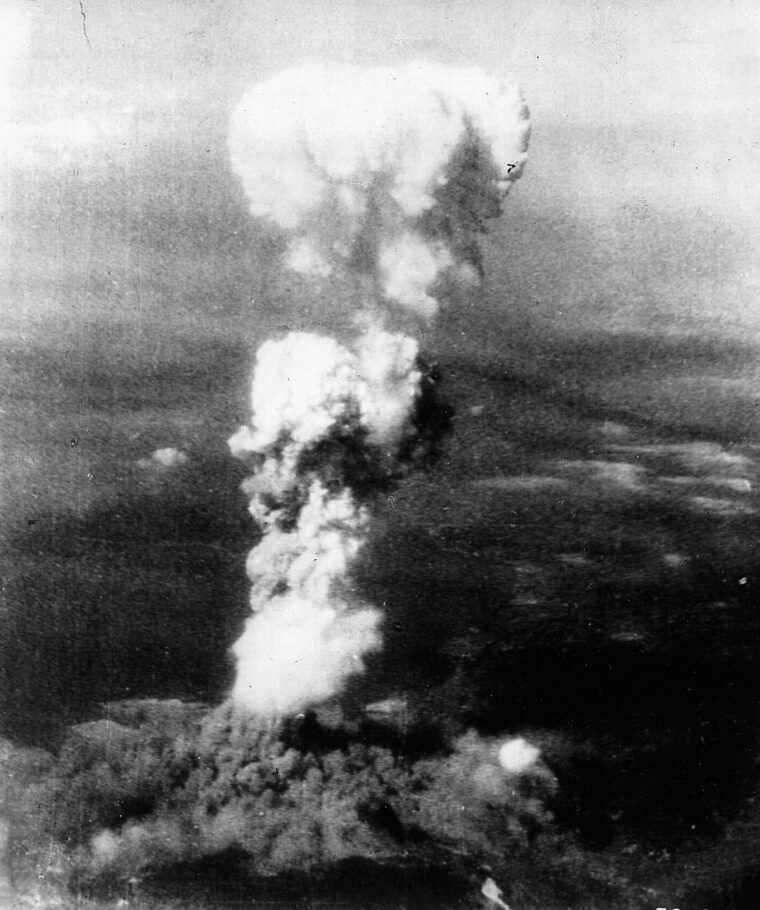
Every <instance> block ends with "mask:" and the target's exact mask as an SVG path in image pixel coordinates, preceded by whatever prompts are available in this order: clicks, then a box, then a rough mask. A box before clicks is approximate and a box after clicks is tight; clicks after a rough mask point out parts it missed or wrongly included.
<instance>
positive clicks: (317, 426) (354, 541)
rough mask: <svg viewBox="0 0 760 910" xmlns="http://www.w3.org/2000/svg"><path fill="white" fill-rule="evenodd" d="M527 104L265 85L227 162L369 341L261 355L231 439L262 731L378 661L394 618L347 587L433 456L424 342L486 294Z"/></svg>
mask: <svg viewBox="0 0 760 910" xmlns="http://www.w3.org/2000/svg"><path fill="white" fill-rule="evenodd" d="M528 134H529V123H528V114H527V109H526V107H525V104H524V103H523V101H522V98H521V95H520V93H519V91H518V90H517V89H516V88H514V87H513V86H510V85H507V84H504V83H502V82H500V81H498V80H495V79H493V78H491V77H489V76H488V75H486V74H485V73H483V72H482V71H481V70H479V69H476V68H469V69H446V68H443V67H440V66H432V65H428V64H411V65H408V66H406V67H403V68H400V69H391V68H377V69H360V68H354V67H342V66H335V67H316V66H305V67H301V68H298V69H293V70H289V71H287V72H284V73H281V74H279V75H277V76H275V77H274V78H272V79H270V80H269V81H267V82H263V83H261V84H259V85H256V86H255V87H254V88H253V89H252V90H251V91H250V92H249V93H248V94H247V95H246V96H245V97H244V98H243V100H242V101H241V102H240V104H239V105H238V107H237V109H236V110H235V111H234V113H233V116H232V121H231V126H230V136H229V146H230V153H231V161H232V166H233V169H234V170H235V172H236V173H237V174H238V176H239V177H240V179H241V181H242V184H243V188H244V190H245V193H246V196H247V199H248V203H249V207H250V211H251V214H252V215H253V216H254V217H255V218H258V219H266V220H268V221H269V222H270V223H273V224H274V225H276V226H277V228H278V229H279V230H280V231H281V232H282V233H283V235H284V237H285V240H286V252H285V256H284V265H285V267H287V268H289V269H291V270H293V271H295V272H298V273H300V274H302V275H304V276H309V278H310V280H312V281H313V282H314V283H315V284H314V286H315V288H320V289H321V290H324V289H325V288H327V290H328V291H329V290H330V289H331V288H335V289H336V294H337V289H338V288H341V289H345V288H346V287H347V288H349V291H350V294H351V298H352V300H353V301H354V303H355V309H354V341H353V342H352V343H351V344H350V345H346V344H343V343H340V342H339V341H338V340H337V339H334V338H330V337H325V336H322V335H318V334H312V333H309V332H294V333H291V334H289V335H287V336H286V337H284V338H282V339H279V340H269V341H266V342H265V343H264V344H263V345H262V346H261V348H260V349H259V351H258V354H257V357H256V365H255V370H254V376H253V385H252V416H251V420H250V424H248V425H246V426H245V427H241V428H240V429H239V430H238V432H237V433H236V434H235V435H234V436H233V437H232V439H231V440H230V448H231V450H232V452H233V454H234V455H235V456H237V457H240V458H243V459H245V460H246V461H247V462H248V463H249V464H250V466H251V471H252V474H251V476H250V478H249V479H248V480H247V481H246V482H245V484H244V490H245V492H246V493H247V495H248V496H249V498H250V507H249V508H250V512H251V514H252V516H253V518H254V519H255V520H256V522H257V523H258V525H259V527H260V529H261V532H262V538H261V541H260V543H259V544H258V545H257V546H256V547H255V548H254V549H253V550H252V551H251V553H250V556H249V558H248V563H247V572H248V576H249V578H250V580H251V608H252V611H253V614H252V616H251V617H250V619H249V620H248V622H247V624H246V627H245V629H244V631H243V634H242V636H241V638H240V639H239V640H238V641H237V642H236V644H235V646H234V652H235V655H236V658H237V677H236V681H235V683H234V686H233V690H232V699H233V702H234V703H236V704H237V705H238V706H240V707H241V708H243V709H245V710H246V711H248V712H250V713H252V714H255V715H260V716H267V717H277V716H281V715H284V714H288V713H292V712H296V711H299V710H302V709H303V708H305V707H306V706H308V705H310V704H316V703H318V702H319V701H321V700H324V699H326V698H328V697H330V696H331V695H333V694H335V693H336V692H337V691H339V689H340V687H341V684H342V682H343V681H344V679H345V678H346V677H347V676H348V675H350V674H351V673H354V672H357V671H360V670H361V669H362V658H363V656H364V655H366V654H367V653H368V652H369V651H371V650H372V649H375V648H378V647H379V646H380V634H379V625H380V619H381V617H380V614H379V612H378V611H377V610H376V609H375V608H373V607H372V606H371V605H367V604H362V603H357V602H356V599H355V597H354V596H353V594H352V590H351V584H350V570H351V566H352V563H353V561H354V559H355V558H356V556H357V554H358V552H359V550H360V548H361V546H362V543H363V542H364V540H365V539H366V537H367V534H368V530H369V524H370V513H371V507H372V501H373V499H374V498H375V497H376V496H377V494H378V492H379V491H381V490H383V489H387V488H388V486H389V485H390V484H391V483H392V482H393V480H394V478H396V477H397V476H398V473H399V470H400V464H401V462H402V461H403V459H404V458H405V457H406V456H407V455H408V453H409V452H410V451H411V450H412V449H413V448H414V446H415V444H416V443H418V442H420V441H421V439H422V436H423V435H424V434H423V433H421V432H420V431H421V428H420V426H419V413H420V411H421V408H420V406H419V405H420V401H421V398H422V396H424V394H425V384H426V383H429V382H430V380H429V377H426V376H425V372H424V369H423V367H422V361H421V359H420V357H419V352H418V344H417V341H416V340H415V339H413V338H411V337H409V336H408V335H406V334H405V333H403V332H400V331H394V321H396V322H398V319H399V317H401V316H402V315H406V317H407V320H408V317H409V315H410V314H412V315H413V317H415V319H416V321H417V323H418V324H419V325H420V327H422V326H424V324H425V323H426V322H427V321H429V320H430V319H432V317H433V316H434V315H435V313H436V312H437V310H438V306H439V303H438V300H437V299H436V297H435V293H436V290H437V286H440V285H441V283H442V282H443V280H444V279H445V278H446V277H447V276H449V277H451V278H453V279H454V280H457V281H465V282H468V283H470V282H476V281H477V280H478V277H479V274H480V272H481V271H482V263H481V260H480V251H479V246H478V242H477V235H478V234H479V233H482V232H483V231H485V229H486V223H487V220H488V219H489V218H492V217H495V216H497V215H499V214H500V212H501V202H502V199H503V198H504V196H505V195H506V193H507V191H508V190H509V188H510V186H511V184H512V183H513V182H514V181H515V180H516V179H517V178H518V177H519V176H520V174H521V172H522V169H523V166H524V163H525V160H526V148H527V142H528Z"/></svg>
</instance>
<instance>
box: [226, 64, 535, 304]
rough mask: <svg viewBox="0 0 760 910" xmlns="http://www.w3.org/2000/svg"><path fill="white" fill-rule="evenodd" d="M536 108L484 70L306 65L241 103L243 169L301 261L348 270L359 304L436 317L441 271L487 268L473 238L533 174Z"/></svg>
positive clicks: (235, 157)
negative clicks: (531, 116) (530, 155)
mask: <svg viewBox="0 0 760 910" xmlns="http://www.w3.org/2000/svg"><path fill="white" fill-rule="evenodd" d="M527 116H528V115H527V109H526V107H525V104H524V102H523V100H522V97H521V95H520V92H519V91H518V90H517V89H516V88H515V87H514V86H511V85H507V84H505V83H503V82H501V81H499V80H496V79H493V78H491V77H489V76H487V75H486V74H485V73H484V72H482V71H481V70H480V69H477V68H468V69H449V68H444V67H441V66H433V65H429V64H422V63H415V64H410V65H407V66H405V67H402V68H398V69H392V68H389V67H388V68H377V69H359V68H354V67H337V66H336V67H317V66H305V67H301V68H298V69H293V70H288V71H287V72H284V73H281V74H280V75H278V76H275V77H274V78H273V79H271V80H269V81H268V82H263V83H261V84H259V85H257V86H255V87H254V88H253V89H252V90H251V91H250V92H249V93H248V94H247V95H246V96H245V97H244V98H243V100H242V101H241V102H240V104H239V105H238V107H237V109H236V110H235V112H234V114H233V117H232V125H231V130H230V149H231V155H232V165H233V168H234V169H235V171H236V172H237V173H238V175H239V176H240V178H241V180H242V182H243V186H244V188H245V192H246V194H247V197H248V201H249V206H250V211H251V214H252V215H254V217H256V218H266V219H269V220H270V221H273V222H275V223H276V224H277V225H278V226H279V227H280V228H281V229H282V230H283V231H285V232H286V233H287V238H288V249H287V254H286V262H287V265H288V266H289V267H290V268H292V269H294V270H295V271H298V272H302V273H306V274H310V275H313V276H316V277H318V278H322V279H329V278H334V277H336V276H338V275H345V274H346V273H350V274H351V275H352V277H353V278H354V281H355V284H356V289H357V290H356V293H357V294H358V295H359V296H360V297H361V298H363V299H359V300H358V301H357V303H358V305H359V306H368V307H369V308H371V309H374V308H375V307H376V306H377V305H378V303H379V302H380V301H378V297H379V298H380V300H381V301H382V302H383V305H384V304H386V303H388V302H392V303H393V304H397V305H399V306H401V307H403V308H405V309H407V310H410V311H412V312H414V313H416V314H418V315H420V316H422V317H424V318H430V317H432V316H433V315H434V314H435V312H436V310H437V308H438V303H437V301H436V300H435V299H434V297H433V296H431V289H432V287H433V285H434V284H435V282H436V279H437V278H438V276H439V274H440V273H441V272H442V271H443V270H445V269H448V268H450V267H457V268H459V269H460V270H463V271H464V272H465V273H466V274H470V273H471V272H472V271H473V267H474V268H475V271H477V269H478V268H479V266H480V263H479V259H478V253H477V248H476V246H475V245H474V244H473V233H477V232H478V231H482V230H483V229H484V225H483V219H484V218H487V217H490V216H493V215H497V214H498V213H499V210H500V209H499V206H500V202H501V199H502V198H503V197H504V195H506V193H507V192H508V190H509V188H510V186H511V184H512V183H513V182H514V181H515V180H516V179H517V178H518V177H519V176H520V174H521V173H522V169H523V166H524V164H525V160H526V157H527V156H526V149H527V143H528V134H529V122H528V119H527ZM473 258H474V260H475V261H473Z"/></svg>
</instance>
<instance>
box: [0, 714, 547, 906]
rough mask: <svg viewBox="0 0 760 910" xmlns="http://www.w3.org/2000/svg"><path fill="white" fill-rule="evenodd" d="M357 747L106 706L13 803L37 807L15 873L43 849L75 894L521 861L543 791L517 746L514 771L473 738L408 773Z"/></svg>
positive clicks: (345, 736)
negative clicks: (240, 861)
mask: <svg viewBox="0 0 760 910" xmlns="http://www.w3.org/2000/svg"><path fill="white" fill-rule="evenodd" d="M361 739H362V737H361V736H357V735H356V731H354V732H353V733H352V732H351V731H349V730H348V729H347V728H344V727H342V726H334V727H328V726H325V725H322V724H320V723H318V722H317V721H316V720H315V719H314V718H313V717H312V718H309V717H306V718H303V719H296V720H292V721H288V722H285V721H282V722H275V723H271V724H269V725H268V726H262V724H261V723H259V722H253V721H251V720H250V719H246V718H245V717H244V716H243V715H241V713H240V712H239V711H236V710H235V708H234V707H233V706H232V705H231V704H230V703H227V704H225V705H222V706H220V707H219V708H217V709H216V710H214V711H211V712H209V711H208V710H207V709H204V708H203V707H202V706H193V705H185V704H182V703H181V702H177V701H174V702H171V701H167V702H160V701H146V702H125V703H122V704H115V705H113V706H112V711H111V717H110V718H109V720H102V721H95V722H92V723H89V724H83V725H80V726H78V727H74V728H72V730H71V732H70V734H69V736H68V737H67V739H66V741H65V742H64V744H63V747H62V749H61V752H60V755H59V757H58V760H57V762H56V765H55V771H54V773H53V774H47V775H46V776H45V777H43V778H42V781H41V782H38V783H37V784H36V789H35V788H34V787H33V788H31V789H30V788H29V787H25V788H24V791H23V792H21V791H19V792H17V793H15V794H13V798H12V799H11V800H10V801H9V802H19V801H21V802H23V801H25V800H26V801H28V800H30V799H31V800H33V801H38V802H39V804H40V805H42V806H45V807H47V812H46V813H43V814H41V815H40V814H38V815H37V816H35V815H34V814H33V813H32V815H31V816H29V817H28V818H26V819H24V822H23V823H24V825H26V826H28V828H30V829H31V830H27V832H26V834H25V836H24V838H20V839H17V842H16V850H17V866H23V865H24V863H27V864H28V863H30V862H32V861H36V863H37V864H38V871H39V864H40V863H42V865H44V864H45V863H44V858H43V857H42V856H41V855H40V850H39V845H40V844H42V843H45V836H47V837H53V838H54V839H55V840H56V841H58V842H59V843H60V844H62V845H63V844H65V845H66V847H65V853H66V855H65V856H61V854H60V851H59V852H58V854H56V855H58V858H59V861H60V864H61V869H60V870H59V875H62V876H64V877H65V878H67V880H68V884H69V886H73V887H74V888H75V889H76V890H80V891H81V890H82V889H83V888H84V889H87V888H95V889H96V890H97V889H103V888H108V887H111V886H113V887H117V886H122V885H123V884H124V883H125V882H127V881H128V880H129V879H130V878H139V879H143V878H144V877H146V876H147V877H148V878H150V877H151V876H154V875H156V874H157V873H158V872H159V871H160V870H162V869H168V868H170V867H171V866H173V865H174V864H176V863H180V862H185V863H187V862H196V861H200V860H202V859H203V858H204V857H210V856H218V855H221V854H224V853H225V852H229V851H237V852H238V853H239V854H241V855H245V856H246V857H247V858H248V872H249V874H250V875H251V876H254V877H256V876H274V875H278V874H280V873H283V872H289V871H294V870H298V871H300V872H308V871H309V870H315V869H320V868H321V869H324V868H327V867H329V866H331V865H334V864H335V863H339V862H341V861H345V860H347V859H349V858H351V857H362V858H364V859H367V860H372V861H375V862H380V863H387V862H391V863H392V862H405V863H412V862H416V863H419V864H428V865H431V864H432V865H440V864H444V865H445V864H447V863H449V862H450V861H451V860H452V857H455V856H460V857H465V858H466V861H465V863H464V868H465V869H476V868H477V867H478V865H479V864H482V863H486V864H489V865H492V866H498V865H499V864H500V863H501V862H503V860H504V858H505V857H507V856H509V855H510V854H512V853H514V851H519V850H522V849H527V848H528V846H529V845H530V844H531V842H532V840H533V839H534V838H535V837H536V836H537V835H538V834H539V833H540V832H541V831H542V830H543V829H544V828H545V827H546V825H547V824H548V822H549V820H550V816H549V814H548V813H547V811H546V809H545V806H544V803H545V801H546V800H547V799H548V798H551V797H552V796H553V794H554V792H555V787H556V785H555V781H554V777H553V775H552V774H551V772H550V771H549V770H548V769H547V768H546V766H545V765H544V764H543V763H542V762H541V761H540V760H538V757H537V750H532V751H531V747H529V746H528V745H527V744H526V743H524V741H519V740H513V741H511V744H510V750H511V751H510V754H511V755H512V760H513V762H514V760H515V758H516V757H517V756H518V754H519V755H521V756H522V765H521V766H520V767H517V765H515V767H514V768H513V769H512V770H508V769H507V767H506V765H507V762H506V761H505V746H504V743H503V742H502V741H500V740H497V739H494V738H482V737H480V736H478V735H477V734H475V733H469V734H467V735H466V736H464V737H461V738H460V739H459V740H458V741H457V742H456V743H454V744H453V746H452V747H451V748H449V749H445V750H439V751H437V752H435V753H432V754H430V755H426V756H422V757H417V758H416V759H414V758H413V757H410V756H408V755H407V754H405V753H404V751H400V750H399V749H398V748H391V747H390V746H387V745H385V746H384V745H381V744H377V745H367V744H366V743H363V742H362V741H361ZM35 826H36V830H34V828H35ZM43 832H44V835H43ZM24 839H25V840H26V843H24ZM27 854H28V855H27ZM109 883H110V884H109Z"/></svg>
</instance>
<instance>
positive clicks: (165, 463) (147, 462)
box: [137, 446, 190, 471]
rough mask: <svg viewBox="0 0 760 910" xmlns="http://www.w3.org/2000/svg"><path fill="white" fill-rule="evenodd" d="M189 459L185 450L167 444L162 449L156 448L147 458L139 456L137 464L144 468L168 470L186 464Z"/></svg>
mask: <svg viewBox="0 0 760 910" xmlns="http://www.w3.org/2000/svg"><path fill="white" fill-rule="evenodd" d="M189 461H190V458H189V457H188V455H187V454H186V453H185V452H183V451H181V450H180V449H175V448H172V447H171V446H168V447H166V448H164V449H156V451H155V452H153V454H152V455H151V456H150V457H149V458H140V459H139V460H138V462H137V466H138V467H139V468H143V469H145V470H152V471H170V470H172V469H174V468H180V467H182V465H186V464H187V463H188V462H189Z"/></svg>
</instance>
